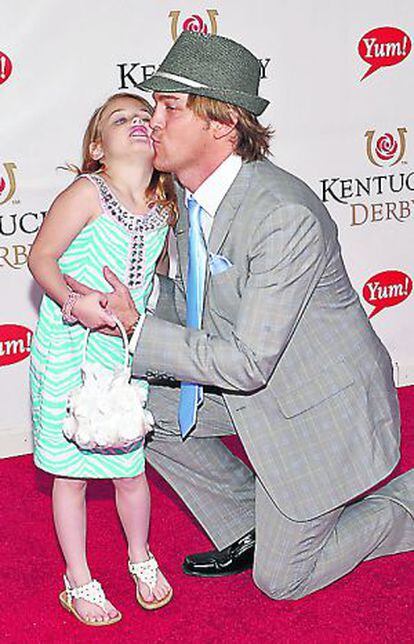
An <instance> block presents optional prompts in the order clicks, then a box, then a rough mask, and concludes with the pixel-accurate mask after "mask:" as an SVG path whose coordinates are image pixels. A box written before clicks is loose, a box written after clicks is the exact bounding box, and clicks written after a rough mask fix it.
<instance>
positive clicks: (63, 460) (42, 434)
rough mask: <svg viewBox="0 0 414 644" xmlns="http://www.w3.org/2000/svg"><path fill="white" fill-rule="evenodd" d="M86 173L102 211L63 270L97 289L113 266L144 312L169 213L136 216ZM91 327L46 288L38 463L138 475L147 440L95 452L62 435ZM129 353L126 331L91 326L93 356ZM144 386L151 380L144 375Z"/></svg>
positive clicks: (36, 361)
mask: <svg viewBox="0 0 414 644" xmlns="http://www.w3.org/2000/svg"><path fill="white" fill-rule="evenodd" d="M82 176H83V177H87V178H88V179H89V180H90V181H92V182H93V183H94V184H95V185H96V187H97V189H98V191H99V195H100V200H101V204H102V212H101V214H100V216H99V217H97V218H96V219H95V220H94V221H93V222H92V223H91V224H89V225H88V226H86V227H85V228H84V229H83V230H82V231H81V232H80V234H79V235H78V236H77V237H76V238H75V239H74V240H73V242H72V243H71V244H70V246H69V247H68V248H67V249H66V251H65V253H64V254H63V255H62V257H61V258H60V260H59V266H60V269H61V271H62V272H63V273H67V274H69V275H72V277H74V278H75V279H77V280H79V281H80V282H83V283H84V284H87V285H88V286H90V287H92V288H96V289H98V290H102V291H107V290H108V284H107V282H106V281H105V279H104V277H103V274H102V269H103V267H104V266H109V268H111V269H112V270H113V271H114V273H116V275H117V276H118V277H119V278H120V279H121V280H122V281H123V282H124V283H125V284H126V285H127V286H128V288H129V289H130V292H131V295H132V297H133V299H134V302H135V305H136V307H137V309H138V311H140V312H143V311H144V310H145V307H146V303H147V300H148V297H149V295H150V293H151V291H152V286H153V277H154V271H155V265H156V261H157V259H158V257H159V255H160V253H161V251H162V248H163V246H164V243H165V238H166V235H167V231H168V223H167V219H168V213H166V212H165V210H163V209H162V208H160V207H156V208H153V209H151V210H149V212H147V213H146V214H145V215H133V214H131V213H130V212H128V211H127V210H126V208H125V207H124V206H123V205H122V204H121V203H120V202H119V201H118V199H117V198H116V197H115V196H114V194H113V193H112V191H111V190H110V188H109V186H108V185H107V184H106V183H105V181H104V180H103V178H102V177H100V176H99V175H82ZM85 333H86V329H85V328H84V327H83V326H82V325H80V324H74V325H67V324H64V323H63V322H62V311H61V309H60V307H59V306H58V305H57V304H56V303H55V302H54V301H53V300H51V299H50V298H49V297H48V296H47V295H44V297H43V300H42V303H41V307H40V313H39V321H38V324H37V327H36V331H35V333H34V336H33V342H32V353H31V364H30V384H31V396H32V416H33V428H34V460H35V464H36V465H37V466H38V467H39V468H41V469H43V470H45V471H47V472H51V473H52V474H56V475H61V476H69V477H76V478H119V477H131V476H136V475H137V474H139V473H140V472H142V471H143V470H144V452H143V448H142V447H140V448H138V449H135V450H134V451H131V452H120V453H116V454H111V455H109V454H108V455H103V454H96V453H91V452H85V451H81V450H79V449H78V448H77V447H76V445H75V444H73V443H71V442H70V441H68V440H67V439H66V438H65V436H64V435H63V432H62V423H63V419H64V418H65V415H66V402H67V397H68V394H69V392H70V391H72V389H74V388H75V387H78V386H79V385H80V384H81V372H80V368H81V363H82V351H83V344H84V338H85ZM123 357H124V348H123V343H122V340H121V338H113V337H109V336H104V335H102V334H100V333H97V332H94V333H91V335H90V337H89V341H88V351H87V359H88V360H90V361H91V362H98V363H100V364H102V365H104V366H106V367H108V368H114V367H115V366H116V365H117V364H120V363H122V361H123ZM139 386H141V387H146V386H147V385H146V383H145V382H143V381H140V382H139Z"/></svg>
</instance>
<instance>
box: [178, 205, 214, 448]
mask: <svg viewBox="0 0 414 644" xmlns="http://www.w3.org/2000/svg"><path fill="white" fill-rule="evenodd" d="M187 208H188V217H189V223H190V231H189V235H188V272H187V318H186V321H187V326H188V327H190V328H192V329H200V328H201V316H202V313H203V297H204V280H205V273H206V259H207V251H206V244H205V241H204V236H203V231H202V228H201V215H202V212H203V209H202V208H201V206H200V205H199V204H198V203H197V201H196V200H195V199H194V198H193V197H190V199H189V200H188V203H187ZM202 402H203V387H202V386H201V385H196V384H194V383H192V382H182V383H181V392H180V402H179V405H178V424H179V426H180V432H181V436H182V437H183V438H185V436H187V434H188V433H189V432H190V431H191V430H192V429H193V427H194V425H195V424H196V420H197V408H198V407H199V405H201V403H202Z"/></svg>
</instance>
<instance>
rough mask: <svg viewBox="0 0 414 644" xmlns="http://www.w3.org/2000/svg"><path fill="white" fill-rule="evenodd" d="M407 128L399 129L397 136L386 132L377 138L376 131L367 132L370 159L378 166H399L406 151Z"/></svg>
mask: <svg viewBox="0 0 414 644" xmlns="http://www.w3.org/2000/svg"><path fill="white" fill-rule="evenodd" d="M406 134H407V128H405V127H399V128H397V135H396V136H394V135H393V134H391V133H390V132H384V133H383V134H380V135H379V136H375V130H368V131H367V132H365V137H366V139H367V156H368V159H369V160H370V161H371V163H373V164H374V165H376V166H379V167H382V166H393V165H397V163H399V162H400V161H401V159H402V158H403V156H404V154H405V149H406Z"/></svg>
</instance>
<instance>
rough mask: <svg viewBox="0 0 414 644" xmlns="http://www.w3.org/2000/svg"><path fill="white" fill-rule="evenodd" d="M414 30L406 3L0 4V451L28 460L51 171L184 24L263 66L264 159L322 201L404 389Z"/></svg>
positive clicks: (409, 364) (58, 180) (413, 352)
mask: <svg viewBox="0 0 414 644" xmlns="http://www.w3.org/2000/svg"><path fill="white" fill-rule="evenodd" d="M355 9H357V11H355ZM413 24H414V5H413V3H412V0H394V1H393V0H360V2H358V3H356V2H347V3H345V2H343V3H341V2H339V1H334V0H307V1H306V2H303V0H289V1H288V2H287V1H284V0H256V1H255V2H254V3H253V2H252V3H249V2H246V3H240V2H238V1H237V0H226V1H224V0H216V1H215V2H213V3H210V2H208V3H206V2H201V1H200V2H188V1H185V2H183V1H181V2H180V1H178V0H177V2H176V3H175V2H173V3H172V2H164V1H162V0H160V1H159V2H152V3H151V2H143V1H142V0H99V1H98V0H88V2H84V0H72V1H71V2H66V1H65V2H64V1H61V0H38V1H37V2H36V3H33V2H29V0H25V1H24V0H14V1H13V3H11V2H10V3H7V4H3V6H2V16H1V23H0V106H1V107H0V109H1V112H0V115H1V120H0V124H1V125H0V128H1V139H0V143H1V145H0V293H1V299H0V302H1V314H0V405H1V414H0V455H3V456H5V455H11V454H17V453H23V452H26V451H30V438H29V437H30V408H29V392H28V364H29V360H28V356H29V344H30V342H29V341H30V332H31V331H33V329H34V327H35V324H36V310H37V306H38V303H39V299H40V293H39V292H38V290H37V289H36V287H35V286H34V284H33V281H32V279H31V277H30V274H29V272H28V270H27V266H26V259H27V252H28V250H29V247H30V244H31V243H32V241H33V239H34V236H35V233H36V231H37V229H38V227H39V225H40V223H41V220H42V218H43V216H44V214H45V212H46V211H47V209H48V207H49V205H50V203H51V200H52V199H53V197H54V196H55V195H56V193H57V192H59V190H61V189H62V188H64V187H65V186H66V185H67V184H68V182H69V181H70V177H69V176H68V174H67V173H65V172H62V171H58V170H56V168H57V166H59V165H61V164H62V163H64V162H65V161H71V162H79V159H80V156H79V155H80V144H81V139H82V135H83V130H84V127H85V125H86V122H87V121H88V119H89V117H90V115H91V113H92V111H93V110H94V109H95V107H97V106H98V105H99V104H100V103H101V102H102V101H103V100H104V99H105V98H106V97H107V96H108V95H110V94H111V93H113V92H116V91H118V90H120V89H127V90H133V88H134V83H138V82H140V81H141V80H142V79H143V77H144V75H145V74H147V75H150V74H151V73H152V72H153V71H154V69H155V67H156V66H157V65H158V64H159V62H161V60H162V58H163V57H164V55H165V53H166V52H167V50H168V49H169V47H170V46H171V44H172V42H173V38H174V37H175V36H176V34H177V33H180V31H181V30H182V29H183V28H190V29H196V30H198V29H207V31H208V32H217V33H219V34H222V35H226V36H229V37H231V38H234V39H236V40H239V41H241V42H242V43H243V44H245V45H246V46H247V47H249V48H250V49H251V50H252V51H253V52H254V53H255V54H256V55H257V56H258V58H260V59H261V60H262V72H263V80H262V83H261V94H262V95H263V96H265V97H266V98H269V99H270V100H271V106H270V107H269V108H268V109H267V111H266V112H265V114H264V115H263V118H262V120H263V122H264V123H266V124H267V123H272V124H273V126H274V127H275V129H276V134H275V138H274V143H273V147H272V150H273V155H274V161H275V162H276V163H277V164H278V165H281V166H282V167H284V168H286V169H288V170H289V171H291V172H293V173H294V174H297V175H299V176H300V177H302V178H303V179H304V180H305V181H307V182H308V183H309V184H310V185H311V187H312V188H313V189H314V190H315V192H316V193H317V194H318V195H319V196H320V197H321V198H323V199H324V201H325V202H326V205H327V206H328V208H329V210H330V212H331V214H332V216H333V217H334V219H335V220H336V222H337V224H338V226H339V230H340V239H341V243H342V246H343V252H344V257H345V261H346V264H347V267H348V270H349V273H350V276H351V279H352V281H353V284H354V286H355V288H356V289H357V291H358V292H359V294H360V295H361V297H362V298H363V295H364V294H365V295H366V296H367V298H368V301H367V300H365V299H363V303H364V306H365V307H366V310H367V312H368V313H369V314H371V313H372V312H373V311H377V313H376V315H375V316H374V317H373V319H372V323H373V325H374V328H375V329H376V331H377V333H378V334H379V335H380V337H381V338H382V340H383V341H384V343H385V344H386V346H387V347H388V350H389V351H390V353H391V356H392V359H393V362H394V365H395V373H396V379H397V384H400V385H404V384H410V383H414V346H413V342H412V340H411V335H412V329H413V328H414V310H413V301H414V298H413V295H412V293H411V288H412V276H413V274H414V269H413V260H412V257H413V253H412V247H413V221H414V174H411V173H412V171H413V169H412V165H411V164H410V162H411V157H412V140H413V139H412V136H413V134H412V133H413V130H414V128H413V119H414V116H413V110H412V105H413V102H414V101H413V99H414V96H413V94H414V92H413V82H412V78H413V71H414V70H413V67H414V58H413V57H414V52H411V51H410V50H411V37H413V38H414V31H411V34H410V29H413V27H412V25H413ZM368 71H371V73H370V74H369V75H367V76H365V77H364V75H365V74H366V73H367V72H368ZM363 77H364V78H363ZM361 79H363V80H361ZM381 177H383V178H381ZM364 285H365V288H364ZM391 305H392V306H391Z"/></svg>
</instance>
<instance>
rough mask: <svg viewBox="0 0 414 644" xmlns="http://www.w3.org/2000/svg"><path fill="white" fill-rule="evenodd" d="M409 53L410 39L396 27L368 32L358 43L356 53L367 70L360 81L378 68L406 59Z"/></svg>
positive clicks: (378, 28)
mask: <svg viewBox="0 0 414 644" xmlns="http://www.w3.org/2000/svg"><path fill="white" fill-rule="evenodd" d="M410 51H411V39H410V37H409V36H408V35H407V34H406V33H405V32H404V31H402V30H401V29H397V28H396V27H377V28H376V29H372V30H371V31H368V32H367V33H366V34H365V35H364V36H362V38H361V40H360V41H359V43H358V53H359V55H360V56H361V58H362V59H363V60H365V62H366V63H368V65H370V67H369V69H368V70H367V71H366V72H365V74H364V75H363V77H362V78H361V80H364V78H367V76H371V74H373V73H374V72H376V71H377V69H379V68H380V67H390V66H391V65H397V64H398V63H401V61H403V60H404V58H407V56H408V54H409V53H410Z"/></svg>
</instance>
